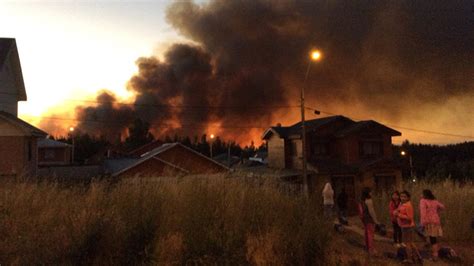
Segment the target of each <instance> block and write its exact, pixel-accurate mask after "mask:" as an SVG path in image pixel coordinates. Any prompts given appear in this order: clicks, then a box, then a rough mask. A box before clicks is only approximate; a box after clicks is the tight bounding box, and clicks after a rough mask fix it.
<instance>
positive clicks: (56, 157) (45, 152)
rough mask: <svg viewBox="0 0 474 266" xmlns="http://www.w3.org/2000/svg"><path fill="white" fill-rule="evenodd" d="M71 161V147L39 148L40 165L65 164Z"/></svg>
mask: <svg viewBox="0 0 474 266" xmlns="http://www.w3.org/2000/svg"><path fill="white" fill-rule="evenodd" d="M70 163H71V148H68V147H60V148H38V165H64V164H70Z"/></svg>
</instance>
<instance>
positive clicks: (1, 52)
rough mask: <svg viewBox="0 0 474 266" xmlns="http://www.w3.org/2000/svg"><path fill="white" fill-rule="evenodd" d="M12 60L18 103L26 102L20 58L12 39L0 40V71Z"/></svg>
mask: <svg viewBox="0 0 474 266" xmlns="http://www.w3.org/2000/svg"><path fill="white" fill-rule="evenodd" d="M9 58H10V60H12V61H11V62H12V69H13V73H14V75H15V82H16V86H17V89H18V101H26V89H25V82H24V81H23V73H22V71H21V64H20V56H19V54H18V49H17V46H16V41H15V39H13V38H0V71H1V70H2V69H3V67H4V66H5V64H6V63H7V62H8V59H9Z"/></svg>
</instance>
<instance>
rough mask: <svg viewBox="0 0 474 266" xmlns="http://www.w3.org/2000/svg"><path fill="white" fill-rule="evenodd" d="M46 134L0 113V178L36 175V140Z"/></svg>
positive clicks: (11, 115) (10, 115)
mask: <svg viewBox="0 0 474 266" xmlns="http://www.w3.org/2000/svg"><path fill="white" fill-rule="evenodd" d="M46 136H47V134H46V133H45V132H44V131H42V130H40V129H38V128H36V127H34V126H32V125H30V124H28V123H26V122H25V121H23V120H21V119H19V118H17V117H16V116H15V115H13V114H10V113H7V112H4V111H0V176H18V175H31V176H34V175H36V171H37V167H38V152H37V147H38V144H37V142H38V139H41V138H45V137H46Z"/></svg>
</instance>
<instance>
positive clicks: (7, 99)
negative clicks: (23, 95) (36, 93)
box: [0, 60, 18, 116]
mask: <svg viewBox="0 0 474 266" xmlns="http://www.w3.org/2000/svg"><path fill="white" fill-rule="evenodd" d="M0 93H1V94H2V95H1V97H0V111H6V112H8V113H10V114H13V115H15V116H16V115H17V114H18V96H17V88H16V84H15V79H14V74H13V70H12V66H11V62H10V60H7V62H5V65H4V67H3V69H0Z"/></svg>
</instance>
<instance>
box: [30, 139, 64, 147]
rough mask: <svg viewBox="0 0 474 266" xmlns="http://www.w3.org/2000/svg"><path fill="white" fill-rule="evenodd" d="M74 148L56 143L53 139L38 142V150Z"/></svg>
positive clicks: (62, 143)
mask: <svg viewBox="0 0 474 266" xmlns="http://www.w3.org/2000/svg"><path fill="white" fill-rule="evenodd" d="M68 147H72V145H71V144H68V143H64V142H61V141H56V140H53V139H47V138H45V139H40V140H38V148H68Z"/></svg>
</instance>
